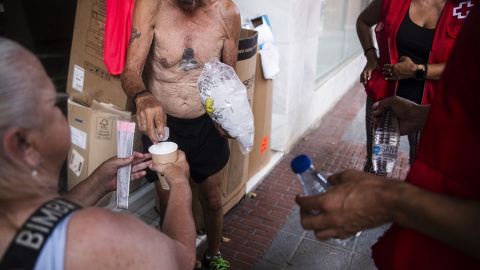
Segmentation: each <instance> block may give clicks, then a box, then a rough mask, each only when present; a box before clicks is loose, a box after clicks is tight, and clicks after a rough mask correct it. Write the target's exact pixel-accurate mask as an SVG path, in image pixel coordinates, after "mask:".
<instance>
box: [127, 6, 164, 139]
mask: <svg viewBox="0 0 480 270" xmlns="http://www.w3.org/2000/svg"><path fill="white" fill-rule="evenodd" d="M161 3H162V1H158V0H137V1H135V8H134V9H133V16H132V32H131V35H130V43H129V46H128V49H127V57H126V61H125V67H124V69H123V72H122V76H121V80H122V87H123V90H124V91H125V93H126V94H127V95H128V96H129V97H130V98H131V99H132V101H133V102H134V103H135V106H136V108H137V116H136V118H137V119H136V120H137V124H138V129H139V130H140V131H141V132H142V133H143V134H145V135H147V136H148V137H149V138H150V140H151V141H152V142H153V143H157V142H158V139H157V132H158V135H159V136H160V137H161V138H163V137H164V136H165V132H164V125H165V123H166V120H167V119H166V116H165V113H164V112H163V108H162V106H161V105H160V103H159V102H158V100H157V99H156V98H155V97H154V96H153V95H152V94H151V93H150V92H148V91H144V90H145V89H146V86H145V83H144V82H143V79H142V74H143V70H144V68H145V63H146V61H147V57H148V54H149V51H150V47H151V46H152V42H153V38H154V34H155V27H156V20H157V14H158V12H159V9H160V8H161V5H162V4H161ZM149 90H151V89H149ZM155 128H157V132H156V131H155Z"/></svg>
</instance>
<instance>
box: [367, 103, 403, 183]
mask: <svg viewBox="0 0 480 270" xmlns="http://www.w3.org/2000/svg"><path fill="white" fill-rule="evenodd" d="M399 142H400V129H399V127H398V117H397V116H396V115H395V114H394V113H393V112H392V111H386V112H385V113H384V114H383V115H382V118H381V119H380V123H378V127H377V130H376V131H375V135H374V138H373V151H372V163H373V171H374V172H375V174H376V175H383V176H385V175H387V173H391V172H392V171H393V168H394V167H395V164H396V163H397V159H398V144H399Z"/></svg>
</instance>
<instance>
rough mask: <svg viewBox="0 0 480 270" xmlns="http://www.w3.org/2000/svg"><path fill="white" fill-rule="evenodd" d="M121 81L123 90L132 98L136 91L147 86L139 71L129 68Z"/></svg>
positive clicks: (124, 72)
mask: <svg viewBox="0 0 480 270" xmlns="http://www.w3.org/2000/svg"><path fill="white" fill-rule="evenodd" d="M121 81H122V87H123V91H125V94H127V96H128V97H129V98H130V99H133V98H134V96H135V94H136V93H139V92H140V91H142V90H143V89H145V88H146V86H145V83H144V82H143V80H142V78H141V76H140V75H139V74H138V72H135V71H133V70H130V69H127V68H126V69H125V70H124V71H123V73H122V76H121Z"/></svg>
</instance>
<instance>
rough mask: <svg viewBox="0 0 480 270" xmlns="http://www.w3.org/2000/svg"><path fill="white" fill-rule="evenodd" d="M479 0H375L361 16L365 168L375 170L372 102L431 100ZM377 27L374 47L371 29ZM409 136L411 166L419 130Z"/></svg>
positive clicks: (426, 102) (423, 102)
mask: <svg viewBox="0 0 480 270" xmlns="http://www.w3.org/2000/svg"><path fill="white" fill-rule="evenodd" d="M474 4H475V0H467V1H456V0H440V1H431V0H429V1H425V0H395V1H393V0H373V1H372V2H371V3H370V5H369V6H368V7H367V8H366V9H365V10H364V11H363V12H362V13H361V14H360V15H359V17H358V19H357V34H358V38H359V40H360V43H361V44H362V47H363V49H364V54H365V57H366V59H367V63H366V65H365V68H364V69H363V70H362V72H361V74H360V82H361V83H363V84H364V87H365V91H366V93H367V102H366V114H365V123H366V133H367V143H366V144H367V162H366V164H365V167H364V171H365V172H372V136H373V128H372V110H371V107H372V104H373V103H374V102H376V101H379V100H382V99H384V98H387V97H391V96H394V95H396V96H399V97H403V98H406V99H408V100H411V101H413V102H415V103H417V104H423V105H425V104H431V102H432V100H433V97H434V95H435V93H436V92H437V90H438V85H439V82H438V80H439V79H440V76H441V75H442V73H443V70H444V68H445V64H446V62H447V60H448V57H449V56H450V52H451V50H452V48H453V45H454V43H455V40H456V38H457V36H458V32H459V31H460V29H461V27H462V25H463V22H464V21H465V19H466V18H467V15H468V13H469V12H470V10H471V9H472V7H473V6H474ZM374 25H376V26H375V30H374V33H375V37H376V43H377V45H378V52H379V56H377V48H376V47H375V43H374V39H373V35H372V31H371V27H372V26H374ZM406 135H408V140H409V144H410V165H411V164H412V163H413V161H414V158H415V155H416V153H417V149H418V141H419V139H420V135H421V133H420V132H415V133H412V134H406Z"/></svg>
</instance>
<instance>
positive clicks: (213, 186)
mask: <svg viewBox="0 0 480 270" xmlns="http://www.w3.org/2000/svg"><path fill="white" fill-rule="evenodd" d="M240 28H241V20H240V12H239V10H238V8H237V7H236V6H235V4H234V3H233V2H232V1H231V0H161V1H160V0H137V1H135V8H134V12H133V20H132V34H131V40H130V45H129V47H128V51H127V59H126V64H125V69H124V71H123V73H122V85H123V88H124V90H125V92H126V94H127V95H128V96H129V97H130V98H132V100H133V102H134V103H135V106H136V109H137V122H138V126H139V129H140V131H141V132H142V133H143V134H144V135H145V136H143V142H144V146H145V147H148V146H149V145H151V144H152V143H157V142H158V138H157V132H158V135H159V137H160V138H163V136H164V127H165V126H168V127H169V129H170V137H169V139H168V140H169V141H174V142H176V143H177V144H178V145H179V148H180V149H181V150H183V151H185V153H186V155H187V161H188V163H189V165H190V172H191V177H192V179H193V180H194V181H195V182H196V183H199V191H200V192H199V198H200V203H201V205H202V209H203V213H204V220H205V230H206V234H207V242H208V249H207V252H206V254H205V256H204V260H203V264H204V265H203V266H204V267H210V265H212V267H213V266H215V267H220V266H222V265H223V266H224V267H225V268H226V267H228V266H229V264H228V262H226V261H225V260H224V259H222V258H221V256H220V251H219V246H220V239H221V235H222V224H223V209H222V200H221V183H222V181H223V168H224V167H225V165H226V164H227V161H228V158H229V155H230V151H229V148H228V141H227V139H226V137H228V134H227V133H226V132H225V131H224V130H222V129H221V128H220V127H217V126H216V125H214V123H213V121H212V120H211V119H210V118H209V116H208V115H207V114H206V111H205V109H204V107H203V105H202V103H201V100H200V95H199V91H198V87H197V80H198V77H199V75H200V73H201V71H202V69H203V66H204V64H205V63H206V62H208V61H209V60H210V59H211V58H213V57H217V58H218V59H219V60H220V61H222V62H223V63H225V64H228V65H230V66H232V67H234V68H235V66H236V63H237V48H238V39H239V35H240ZM156 130H157V132H156ZM149 175H150V177H147V178H149V180H157V179H158V178H157V175H156V174H155V173H153V174H149ZM155 186H156V190H157V191H158V193H159V197H160V203H161V207H160V208H161V209H160V215H161V216H163V214H164V209H165V206H166V202H167V200H168V191H165V190H163V189H162V188H161V186H160V184H159V183H158V181H155ZM215 269H222V268H215Z"/></svg>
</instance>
